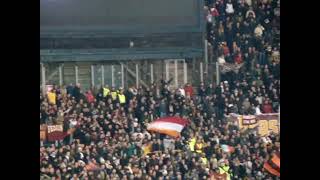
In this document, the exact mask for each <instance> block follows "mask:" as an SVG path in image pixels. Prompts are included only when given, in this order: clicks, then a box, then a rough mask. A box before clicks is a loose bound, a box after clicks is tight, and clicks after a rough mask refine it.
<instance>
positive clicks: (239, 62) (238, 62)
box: [234, 53, 242, 64]
mask: <svg viewBox="0 0 320 180" xmlns="http://www.w3.org/2000/svg"><path fill="white" fill-rule="evenodd" d="M234 62H235V63H237V64H241V63H242V55H241V53H238V54H237V55H235V57H234Z"/></svg>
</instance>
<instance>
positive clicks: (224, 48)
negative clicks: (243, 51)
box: [223, 46, 230, 56]
mask: <svg viewBox="0 0 320 180" xmlns="http://www.w3.org/2000/svg"><path fill="white" fill-rule="evenodd" d="M229 53H230V50H229V48H228V46H224V47H223V55H225V56H226V55H227V54H229Z"/></svg>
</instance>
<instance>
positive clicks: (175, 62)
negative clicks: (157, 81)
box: [174, 60, 178, 88]
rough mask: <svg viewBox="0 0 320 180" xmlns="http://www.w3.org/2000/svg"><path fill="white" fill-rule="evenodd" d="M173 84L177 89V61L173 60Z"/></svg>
mask: <svg viewBox="0 0 320 180" xmlns="http://www.w3.org/2000/svg"><path fill="white" fill-rule="evenodd" d="M174 82H175V86H176V88H177V87H178V60H174Z"/></svg>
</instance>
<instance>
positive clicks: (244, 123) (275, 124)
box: [230, 113, 280, 136]
mask: <svg viewBox="0 0 320 180" xmlns="http://www.w3.org/2000/svg"><path fill="white" fill-rule="evenodd" d="M230 119H231V120H232V121H236V122H237V124H238V126H239V128H240V130H243V131H244V130H248V129H257V131H258V134H259V135H261V136H266V135H268V134H269V133H270V132H273V133H276V134H278V133H279V132H280V128H279V127H280V114H278V113H269V114H260V115H239V114H230Z"/></svg>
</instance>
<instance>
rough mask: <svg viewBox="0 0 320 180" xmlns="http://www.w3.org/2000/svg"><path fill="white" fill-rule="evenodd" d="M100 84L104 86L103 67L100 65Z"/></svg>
mask: <svg viewBox="0 0 320 180" xmlns="http://www.w3.org/2000/svg"><path fill="white" fill-rule="evenodd" d="M101 84H102V86H104V65H103V64H102V65H101Z"/></svg>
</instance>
